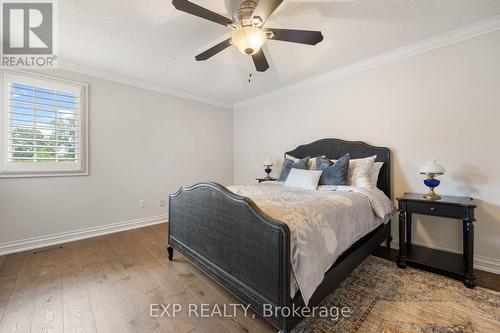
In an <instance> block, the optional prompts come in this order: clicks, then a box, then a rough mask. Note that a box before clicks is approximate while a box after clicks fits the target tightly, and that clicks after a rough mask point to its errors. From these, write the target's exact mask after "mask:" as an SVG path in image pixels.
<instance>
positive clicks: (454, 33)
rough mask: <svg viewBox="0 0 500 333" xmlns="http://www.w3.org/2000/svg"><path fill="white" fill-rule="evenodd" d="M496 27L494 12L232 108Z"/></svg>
mask: <svg viewBox="0 0 500 333" xmlns="http://www.w3.org/2000/svg"><path fill="white" fill-rule="evenodd" d="M497 30H500V15H497V16H493V17H491V18H489V19H486V20H482V21H479V22H476V23H473V24H470V25H467V26H464V27H461V28H458V29H455V30H451V31H448V32H446V33H443V34H440V35H436V36H434V37H431V38H428V39H425V40H423V41H420V42H416V43H413V44H410V45H407V46H403V47H401V48H398V49H395V50H392V51H389V52H386V53H383V54H380V55H378V56H375V57H372V58H368V59H365V60H362V61H359V62H356V63H353V64H351V65H347V66H344V67H340V68H337V69H334V70H332V71H330V72H327V73H324V74H320V75H318V76H314V77H312V78H309V79H305V80H303V81H299V82H297V83H293V84H291V85H288V86H285V87H283V88H279V89H276V90H272V91H270V92H267V93H265V94H262V95H258V96H256V97H252V98H249V99H246V100H243V101H240V102H238V103H235V104H234V105H233V109H234V110H236V109H242V108H245V107H247V106H251V105H254V104H258V103H262V102H264V101H267V100H270V99H274V98H277V97H280V96H283V95H288V94H291V93H294V92H297V91H300V90H304V89H307V88H311V87H314V86H317V85H320V84H322V83H325V82H329V81H334V80H338V79H341V78H344V77H346V76H350V75H353V74H356V73H359V72H363V71H367V70H370V69H372V68H375V67H378V66H382V65H385V64H389V63H392V62H396V61H399V60H402V59H405V58H408V57H412V56H415V55H418V54H421V53H425V52H429V51H432V50H435V49H438V48H441V47H445V46H448V45H451V44H455V43H458V42H461V41H464V40H467V39H471V38H474V37H477V36H481V35H484V34H487V33H490V32H493V31H497Z"/></svg>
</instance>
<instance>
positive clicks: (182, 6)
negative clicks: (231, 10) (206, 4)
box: [172, 0, 233, 26]
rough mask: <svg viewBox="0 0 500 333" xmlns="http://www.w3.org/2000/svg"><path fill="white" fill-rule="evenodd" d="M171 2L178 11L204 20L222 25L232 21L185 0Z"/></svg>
mask: <svg viewBox="0 0 500 333" xmlns="http://www.w3.org/2000/svg"><path fill="white" fill-rule="evenodd" d="M172 4H173V5H174V7H175V8H176V9H178V10H180V11H183V12H186V13H188V14H191V15H194V16H198V17H201V18H204V19H205V20H209V21H212V22H215V23H219V24H222V25H223V26H227V25H228V24H230V23H232V22H233V21H232V20H231V19H228V18H227V17H225V16H222V15H220V14H217V13H214V12H212V11H210V10H208V9H206V8H203V7H201V6H198V5H196V4H194V3H192V2H190V1H187V0H172Z"/></svg>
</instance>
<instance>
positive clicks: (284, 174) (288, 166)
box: [278, 156, 309, 182]
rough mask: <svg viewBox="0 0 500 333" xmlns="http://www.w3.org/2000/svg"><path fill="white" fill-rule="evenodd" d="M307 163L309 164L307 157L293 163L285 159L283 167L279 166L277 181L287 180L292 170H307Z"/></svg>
mask: <svg viewBox="0 0 500 333" xmlns="http://www.w3.org/2000/svg"><path fill="white" fill-rule="evenodd" d="M307 162H309V156H307V157H304V158H303V159H301V160H298V161H297V162H295V163H294V162H293V161H292V160H291V159H288V158H285V160H284V161H283V165H282V166H281V173H280V177H279V178H278V181H280V182H284V181H286V179H287V178H288V174H289V173H290V170H292V168H294V169H307Z"/></svg>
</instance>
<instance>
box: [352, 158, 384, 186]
mask: <svg viewBox="0 0 500 333" xmlns="http://www.w3.org/2000/svg"><path fill="white" fill-rule="evenodd" d="M376 158H377V155H374V156H371V157H367V158H358V159H354V160H349V168H348V169H347V185H350V186H355V187H371V185H370V179H371V175H372V171H373V165H374V163H375V159H376Z"/></svg>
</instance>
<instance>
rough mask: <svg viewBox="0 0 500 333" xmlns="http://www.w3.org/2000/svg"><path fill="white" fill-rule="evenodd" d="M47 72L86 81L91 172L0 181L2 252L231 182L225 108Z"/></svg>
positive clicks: (155, 209) (154, 209) (159, 210)
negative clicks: (190, 189)
mask: <svg viewBox="0 0 500 333" xmlns="http://www.w3.org/2000/svg"><path fill="white" fill-rule="evenodd" d="M44 74H45V73H44ZM47 74H51V75H54V76H59V77H64V78H68V79H72V80H78V81H82V82H87V83H89V119H90V125H89V128H90V133H89V138H90V147H89V152H90V175H89V176H78V177H50V178H16V179H0V249H1V247H2V244H3V245H5V244H6V243H7V242H11V241H18V240H22V239H26V238H32V237H40V236H42V237H43V236H46V235H50V234H54V233H61V232H71V231H74V230H79V229H83V228H92V227H99V226H102V225H107V224H111V223H115V222H123V221H130V220H134V219H139V218H145V217H151V216H157V215H162V214H166V208H165V207H160V205H159V200H160V199H168V194H169V193H172V192H175V191H176V190H177V189H178V188H179V186H181V185H185V184H191V183H194V182H197V181H202V180H214V181H218V182H221V183H222V184H229V183H231V182H232V177H233V174H232V142H233V138H232V126H233V115H232V111H231V110H227V109H222V108H218V107H214V106H210V105H207V104H203V103H197V102H193V101H188V100H185V99H181V98H177V97H172V96H168V95H165V94H161V93H157V92H152V91H147V90H143V89H139V88H135V87H130V86H125V85H121V84H118V83H114V82H111V81H106V80H101V79H97V78H92V77H87V76H81V75H76V74H72V73H69V72H62V71H58V72H56V71H50V72H47ZM141 199H144V200H146V207H145V208H139V200H141Z"/></svg>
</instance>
